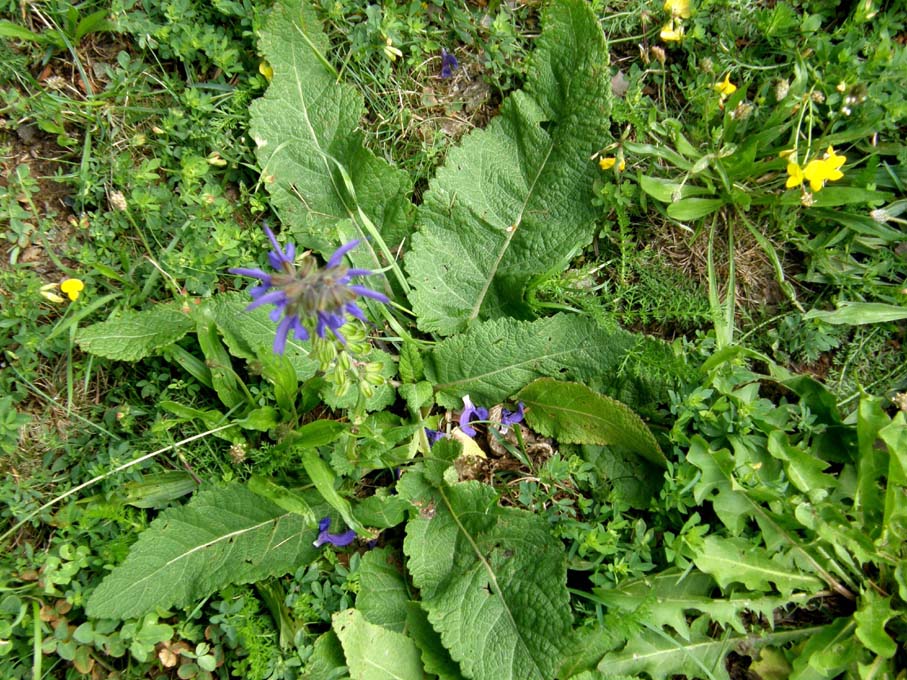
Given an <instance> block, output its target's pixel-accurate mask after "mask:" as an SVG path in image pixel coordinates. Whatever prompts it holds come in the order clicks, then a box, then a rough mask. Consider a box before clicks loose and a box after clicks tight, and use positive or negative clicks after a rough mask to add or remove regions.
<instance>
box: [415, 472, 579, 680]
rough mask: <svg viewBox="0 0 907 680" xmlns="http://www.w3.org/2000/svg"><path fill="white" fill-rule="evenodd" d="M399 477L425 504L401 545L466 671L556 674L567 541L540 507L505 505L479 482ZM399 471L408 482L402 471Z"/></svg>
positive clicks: (529, 679)
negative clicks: (535, 510)
mask: <svg viewBox="0 0 907 680" xmlns="http://www.w3.org/2000/svg"><path fill="white" fill-rule="evenodd" d="M409 476H413V478H414V479H413V480H412V481H410V482H408V483H407V484H401V485H398V487H399V488H400V489H401V493H403V494H404V495H407V496H408V497H409V498H410V500H411V501H412V502H413V503H414V505H417V507H420V508H421V511H420V513H419V516H417V517H416V518H414V519H412V520H410V522H409V523H408V524H407V527H406V539H405V540H404V544H403V549H404V552H405V553H406V555H407V557H408V558H409V559H408V566H409V571H410V574H411V575H412V578H413V583H414V584H415V585H416V586H417V587H418V588H419V589H420V592H421V596H422V606H423V608H424V609H425V610H426V611H427V612H428V620H429V621H430V622H431V624H432V626H433V627H434V628H435V630H437V631H438V632H439V633H440V634H441V640H442V641H443V643H444V646H445V647H446V648H447V649H448V650H449V651H450V655H451V657H452V658H453V659H454V660H455V661H457V662H458V663H459V664H460V668H461V669H462V672H463V675H465V676H467V677H470V678H475V679H476V680H549V679H550V678H552V677H554V674H555V671H556V669H557V667H558V664H559V662H560V658H561V656H562V655H563V653H564V650H565V649H566V645H567V643H568V637H569V632H570V626H571V616H570V607H569V596H568V593H567V586H566V580H567V566H566V558H565V555H564V549H563V546H562V545H561V544H560V543H559V542H558V541H557V540H555V539H554V538H552V536H551V534H550V533H549V530H548V526H547V523H546V522H545V520H544V519H543V518H541V517H538V516H536V515H533V514H531V513H528V512H525V511H523V510H517V509H514V508H499V507H498V506H497V496H496V494H495V491H494V489H492V488H491V487H489V486H486V485H483V484H480V483H479V482H466V483H461V484H455V485H453V486H450V487H441V488H437V489H432V488H429V487H428V485H427V484H426V483H425V481H424V478H422V477H421V475H420V474H419V473H417V472H408V473H406V474H405V475H404V477H403V480H406V478H407V477H409ZM403 480H401V482H402V481H403Z"/></svg>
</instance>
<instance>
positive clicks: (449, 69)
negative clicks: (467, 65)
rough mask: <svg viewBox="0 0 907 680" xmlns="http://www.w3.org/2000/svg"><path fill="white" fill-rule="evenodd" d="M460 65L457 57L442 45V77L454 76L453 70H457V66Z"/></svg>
mask: <svg viewBox="0 0 907 680" xmlns="http://www.w3.org/2000/svg"><path fill="white" fill-rule="evenodd" d="M459 65H460V62H458V61H457V58H456V57H455V56H454V55H452V54H451V53H450V52H448V51H447V50H445V49H444V48H443V47H442V48H441V77H442V78H450V77H451V76H453V72H454V71H456V70H457V67H458V66H459Z"/></svg>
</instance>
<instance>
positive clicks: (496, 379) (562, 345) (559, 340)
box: [425, 314, 666, 408]
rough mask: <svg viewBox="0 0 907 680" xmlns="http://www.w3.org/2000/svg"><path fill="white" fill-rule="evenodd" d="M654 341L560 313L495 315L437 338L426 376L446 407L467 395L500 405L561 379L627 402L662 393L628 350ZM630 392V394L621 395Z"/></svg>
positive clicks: (476, 400) (641, 348) (479, 401)
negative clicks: (535, 385) (544, 381)
mask: <svg viewBox="0 0 907 680" xmlns="http://www.w3.org/2000/svg"><path fill="white" fill-rule="evenodd" d="M651 342H655V341H650V340H648V339H647V338H644V337H642V336H634V335H633V334H631V333H628V332H627V331H624V330H621V329H619V328H613V329H607V330H606V329H603V328H601V327H600V326H598V325H597V324H596V323H595V322H594V321H592V320H590V319H587V318H583V317H579V316H567V315H563V314H559V315H557V316H552V317H548V318H546V319H539V320H537V321H517V320H515V319H498V320H495V321H486V322H483V323H478V324H475V325H474V326H472V327H471V328H470V329H469V330H468V331H466V332H465V333H461V334H459V335H456V336H454V337H452V338H448V339H447V340H444V341H443V342H441V343H439V344H438V345H437V346H436V347H435V349H434V351H433V352H432V353H431V355H430V356H429V357H427V358H426V361H425V373H426V376H427V377H428V379H429V380H430V381H431V382H432V383H434V385H435V389H436V390H437V391H438V392H439V394H438V401H439V403H441V404H442V405H443V406H446V407H447V408H457V407H460V406H462V403H463V402H462V398H463V395H465V394H468V395H470V396H471V397H472V400H473V402H474V403H476V404H496V403H498V402H500V401H502V400H503V399H506V398H508V397H510V396H512V395H514V394H516V393H517V391H519V390H520V389H521V388H522V387H524V386H525V385H528V384H529V383H530V382H532V381H533V380H535V379H536V378H541V377H545V376H547V377H558V378H562V379H565V380H577V381H581V382H584V383H586V384H591V385H593V386H594V387H596V389H600V390H601V391H605V392H608V393H609V394H612V395H613V396H616V397H617V398H620V399H621V400H622V401H625V402H626V403H628V404H634V405H635V404H636V400H637V399H639V398H641V397H642V395H648V397H649V400H650V403H651V402H652V401H657V400H658V398H659V397H661V398H663V397H664V396H665V394H666V392H664V393H661V394H658V393H659V392H661V391H662V389H663V388H664V387H665V384H664V383H661V386H662V389H660V388H659V387H658V383H657V379H655V380H653V381H652V382H651V383H649V382H647V378H646V377H644V376H643V374H642V372H641V371H639V372H637V370H636V368H637V367H636V364H634V362H632V361H628V360H627V359H628V356H627V355H628V354H630V353H631V352H633V353H636V351H637V349H638V350H639V351H640V352H641V353H642V354H645V353H646V351H647V348H648V347H649V344H650V343H651ZM625 395H629V397H628V398H624V397H625Z"/></svg>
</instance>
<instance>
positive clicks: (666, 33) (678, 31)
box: [660, 18, 683, 42]
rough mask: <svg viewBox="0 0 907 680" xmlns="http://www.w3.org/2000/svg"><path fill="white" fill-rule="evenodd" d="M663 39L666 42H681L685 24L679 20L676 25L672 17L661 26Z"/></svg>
mask: <svg viewBox="0 0 907 680" xmlns="http://www.w3.org/2000/svg"><path fill="white" fill-rule="evenodd" d="M660 35H661V39H662V40H664V41H665V42H680V41H681V40H683V24H681V23H680V22H679V21H678V22H677V24H676V26H675V23H674V19H673V18H672V19H671V20H670V21H669V22H668V23H666V24H665V25H664V26H662V27H661V33H660Z"/></svg>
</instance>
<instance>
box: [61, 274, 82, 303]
mask: <svg viewBox="0 0 907 680" xmlns="http://www.w3.org/2000/svg"><path fill="white" fill-rule="evenodd" d="M84 289H85V284H84V283H82V282H81V281H80V280H79V279H64V280H63V281H62V282H61V283H60V292H62V293H66V296H67V297H68V298H69V299H70V300H78V299H79V293H81V292H82V291H83V290H84Z"/></svg>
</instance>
